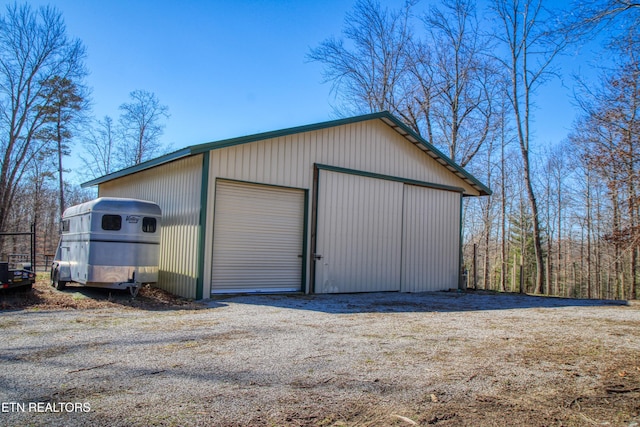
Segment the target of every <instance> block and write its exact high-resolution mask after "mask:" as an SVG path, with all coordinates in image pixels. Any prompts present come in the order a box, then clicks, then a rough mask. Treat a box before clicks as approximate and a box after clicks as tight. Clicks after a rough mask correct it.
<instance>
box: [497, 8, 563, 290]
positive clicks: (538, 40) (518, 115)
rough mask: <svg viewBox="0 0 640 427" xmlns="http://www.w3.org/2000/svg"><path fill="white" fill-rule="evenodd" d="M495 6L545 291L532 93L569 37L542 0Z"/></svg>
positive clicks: (540, 287)
mask: <svg viewBox="0 0 640 427" xmlns="http://www.w3.org/2000/svg"><path fill="white" fill-rule="evenodd" d="M493 10H494V13H495V14H496V16H497V17H498V19H499V21H500V23H501V24H502V28H501V29H500V31H498V32H497V34H496V37H497V38H498V40H499V41H500V42H501V43H502V44H503V45H504V46H505V47H506V50H507V52H508V53H507V55H505V57H504V58H500V59H499V60H500V62H501V63H502V64H503V66H504V68H505V70H507V71H508V74H509V78H510V90H509V98H510V101H511V105H512V107H513V113H514V123H515V127H516V131H517V135H518V142H519V145H520V154H521V157H522V163H523V171H522V173H523V179H524V183H525V187H526V194H527V199H528V202H529V208H530V210H531V215H532V218H531V219H532V221H533V240H534V248H535V257H536V286H535V292H536V293H543V292H544V273H545V270H544V259H543V252H542V230H541V226H540V216H539V213H538V202H537V200H536V193H535V190H534V186H533V182H532V180H531V176H532V174H531V163H530V152H531V151H530V150H531V140H532V138H531V107H532V101H531V97H532V96H533V95H534V93H535V89H536V88H537V87H538V86H539V85H540V84H542V83H543V82H544V81H545V77H547V76H548V75H549V73H550V71H551V64H552V62H553V60H554V58H555V57H556V56H557V55H558V54H559V53H560V52H561V51H562V50H563V49H564V48H565V47H566V45H567V43H568V39H567V38H566V37H565V35H564V34H562V33H559V32H558V33H556V32H555V31H554V29H553V28H552V27H551V26H550V23H549V21H548V19H549V18H550V17H551V16H553V14H551V13H549V11H546V10H545V9H544V8H543V7H542V1H541V0H524V1H522V2H513V1H509V0H494V3H493Z"/></svg>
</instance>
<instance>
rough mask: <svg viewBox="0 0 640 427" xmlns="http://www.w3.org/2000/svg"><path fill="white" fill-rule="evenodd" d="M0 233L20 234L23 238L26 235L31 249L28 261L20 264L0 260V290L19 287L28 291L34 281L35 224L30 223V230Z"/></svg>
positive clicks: (7, 234)
mask: <svg viewBox="0 0 640 427" xmlns="http://www.w3.org/2000/svg"><path fill="white" fill-rule="evenodd" d="M0 234H1V235H2V236H21V237H24V238H26V237H27V236H28V237H29V241H30V246H31V250H30V251H29V254H30V257H31V260H30V262H29V263H22V265H11V264H10V263H9V261H8V260H7V261H4V262H0V290H7V289H20V290H24V291H30V290H31V288H32V287H33V284H34V283H35V281H36V274H35V269H34V265H35V264H34V260H35V247H36V245H35V240H36V232H35V226H34V225H31V231H30V232H19V233H0Z"/></svg>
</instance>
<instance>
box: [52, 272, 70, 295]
mask: <svg viewBox="0 0 640 427" xmlns="http://www.w3.org/2000/svg"><path fill="white" fill-rule="evenodd" d="M51 285H52V286H53V287H54V288H56V290H58V291H62V290H64V288H66V287H67V282H64V281H62V280H60V272H59V271H58V267H56V268H55V269H54V270H53V272H52V273H51Z"/></svg>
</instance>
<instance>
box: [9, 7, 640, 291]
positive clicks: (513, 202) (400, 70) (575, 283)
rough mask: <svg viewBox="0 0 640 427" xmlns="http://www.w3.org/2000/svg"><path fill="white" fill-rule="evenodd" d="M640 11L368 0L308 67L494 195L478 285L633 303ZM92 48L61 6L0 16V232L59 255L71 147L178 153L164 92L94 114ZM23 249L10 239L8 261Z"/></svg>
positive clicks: (77, 193) (345, 104) (117, 154)
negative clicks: (550, 132)
mask: <svg viewBox="0 0 640 427" xmlns="http://www.w3.org/2000/svg"><path fill="white" fill-rule="evenodd" d="M479 5H481V6H482V8H480V6H479ZM423 6H426V7H423ZM639 13H640V7H639V6H638V5H637V4H636V3H633V2H631V1H629V0H575V2H574V3H573V4H572V5H571V7H570V9H564V10H563V9H558V8H556V7H555V6H554V4H553V2H543V1H541V0H487V1H486V2H482V3H481V4H480V3H478V4H477V3H476V2H475V1H473V0H441V1H439V2H438V3H431V4H430V5H425V4H424V3H420V2H419V1H417V0H408V1H406V2H404V3H402V4H401V5H400V6H398V7H395V8H394V7H388V6H384V7H383V6H382V5H381V4H380V3H379V2H377V1H375V0H356V2H355V5H354V7H353V9H352V10H351V12H349V13H348V15H347V16H346V17H345V24H344V29H343V32H342V34H341V35H339V36H334V37H330V38H327V39H326V40H324V41H322V42H320V43H319V45H318V46H316V47H315V48H312V49H311V50H310V51H309V53H308V59H309V60H311V61H316V62H319V63H321V64H323V66H324V79H325V81H326V82H327V83H330V84H332V88H333V93H334V95H335V98H334V99H335V103H334V106H333V107H334V110H335V113H336V115H340V116H346V115H353V114H360V113H366V112H373V111H381V110H389V111H391V112H392V113H393V114H395V115H396V116H398V117H399V118H401V119H402V120H403V121H404V122H405V123H406V124H407V125H408V126H409V127H411V128H412V129H413V130H414V131H415V132H416V133H418V134H419V135H421V136H423V137H424V138H425V139H426V140H428V141H430V142H431V143H433V144H434V145H435V146H436V147H438V148H440V149H441V150H442V151H443V152H444V153H446V154H447V155H448V156H449V157H450V158H451V159H452V160H454V161H455V162H457V163H458V164H460V165H461V166H463V167H465V168H466V169H468V170H469V171H470V172H471V173H473V174H474V175H476V176H477V177H478V178H480V179H481V180H482V181H484V182H485V183H486V184H487V185H488V186H489V187H490V188H492V190H493V194H492V195H491V196H488V197H483V198H478V199H475V198H472V199H469V200H466V201H465V213H464V215H465V218H464V224H465V230H464V260H465V266H466V268H467V269H468V271H469V281H470V283H471V284H472V285H473V286H477V287H479V288H486V289H495V290H498V291H518V290H520V289H522V290H524V291H527V292H536V293H546V294H553V295H561V296H572V297H590V298H637V290H638V281H639V280H640V278H639V277H640V271H638V270H639V269H640V266H639V264H640V259H639V258H640V215H639V214H640V200H639V198H638V197H639V192H640V189H639V188H638V187H640V183H639V181H638V168H639V166H638V164H639V163H640V161H639V160H640V159H638V151H639V150H635V146H636V145H637V142H638V135H639V132H640V129H639V126H638V117H639V112H638V111H637V108H638V105H640V102H638V101H639V100H640V97H639V94H640V90H639V89H640V88H639V87H638V79H639V74H640V73H639V70H640V63H639V54H638V53H639V52H638V46H639V44H638V32H637V29H636V28H638V18H639V16H640V15H639ZM596 36H599V37H600V42H602V43H603V46H604V49H605V50H606V52H607V56H606V58H607V61H603V64H602V67H601V69H600V70H599V77H598V78H597V80H596V82H595V83H594V81H593V80H584V79H581V78H580V77H576V78H574V79H572V82H573V86H574V88H575V89H574V92H575V99H574V102H575V103H576V105H578V106H579V111H580V114H579V115H578V117H576V118H575V121H574V123H573V125H572V127H571V132H570V133H569V135H568V137H567V138H565V139H563V140H561V141H553V144H547V143H545V144H543V143H541V142H540V141H539V140H538V139H536V137H535V134H536V130H537V129H540V127H542V126H544V125H545V124H544V123H542V122H538V121H536V120H535V118H536V112H537V110H536V97H537V95H538V93H539V91H540V88H541V87H543V86H544V85H545V84H548V83H549V82H550V81H551V80H552V79H554V78H557V76H558V75H559V74H560V73H561V72H562V70H561V69H560V67H559V66H558V58H560V57H561V55H563V54H564V53H565V52H566V51H567V49H569V48H573V47H576V46H579V45H580V44H581V43H584V42H585V41H590V40H593V39H594V38H595V37H596ZM86 58H87V52H86V49H85V48H84V46H83V44H82V42H81V41H80V40H79V39H75V38H72V37H70V36H69V35H68V34H67V32H66V28H65V25H64V21H63V18H62V16H61V14H60V12H59V11H57V10H56V9H55V8H52V7H39V8H32V7H31V6H29V5H26V4H25V5H18V4H13V5H9V6H7V7H6V9H5V11H4V13H3V14H2V15H0V145H2V149H3V151H2V152H3V158H2V164H1V170H0V231H24V230H27V229H28V227H29V224H31V223H35V224H37V228H38V230H40V233H39V235H40V239H39V242H38V245H39V247H38V252H39V253H45V254H47V253H49V254H50V253H51V252H52V251H53V248H54V247H55V245H56V242H57V235H58V230H57V227H58V225H57V224H58V218H59V216H60V215H61V212H62V211H63V210H64V208H65V207H66V206H68V205H70V204H75V203H78V202H80V201H83V200H86V199H87V198H88V197H90V195H88V194H86V193H84V192H83V191H82V190H79V189H77V188H76V187H75V186H73V185H70V184H69V183H68V182H67V179H66V178H65V177H66V175H65V174H66V173H67V172H68V171H67V169H66V168H65V159H66V157H67V156H68V155H69V154H70V147H71V144H72V141H73V142H76V143H79V145H80V146H81V147H82V149H83V152H84V154H83V156H82V161H83V163H84V165H85V168H86V173H87V175H86V177H87V178H89V179H90V178H94V177H97V176H102V175H105V174H109V173H111V172H114V171H115V170H118V169H121V168H123V167H127V166H131V165H135V164H138V163H140V162H143V161H145V160H147V159H149V158H152V157H154V156H157V155H159V154H162V151H163V150H166V147H163V146H162V144H160V137H161V135H162V132H163V129H164V123H165V121H166V120H167V119H168V117H169V114H168V108H167V107H166V106H164V105H162V104H161V103H160V101H159V100H158V99H157V97H156V96H155V94H153V93H152V92H149V91H146V90H133V91H132V92H131V93H130V96H129V99H128V100H127V101H125V102H123V103H122V104H121V106H120V108H119V116H118V117H117V118H116V119H114V118H112V117H110V116H105V117H102V118H95V117H92V116H91V108H90V107H91V92H90V88H88V87H86V84H85V79H86V76H87V74H88V70H87V68H86V64H85V61H86ZM20 245H21V242H20V241H19V240H17V239H12V238H4V237H2V236H0V254H1V255H2V257H3V258H4V257H6V255H7V254H10V253H16V252H23V253H26V252H27V251H26V250H24V248H22V249H21V248H20V247H19V246H20Z"/></svg>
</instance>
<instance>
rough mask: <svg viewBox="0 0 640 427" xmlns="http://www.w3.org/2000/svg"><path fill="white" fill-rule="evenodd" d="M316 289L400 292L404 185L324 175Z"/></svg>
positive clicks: (332, 173) (320, 194) (317, 242)
mask: <svg viewBox="0 0 640 427" xmlns="http://www.w3.org/2000/svg"><path fill="white" fill-rule="evenodd" d="M317 206H318V208H317V209H318V212H317V220H316V221H317V238H316V239H317V240H316V253H317V254H318V255H321V256H322V259H320V260H318V261H316V278H315V279H316V280H315V291H316V292H318V293H337V292H340V293H345V292H380V291H398V290H400V264H401V263H400V255H401V251H400V250H401V237H402V221H401V220H402V183H399V182H394V181H386V180H382V179H376V178H370V177H364V176H359V175H350V174H344V173H338V172H332V171H321V173H320V177H319V183H318V203H317Z"/></svg>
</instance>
